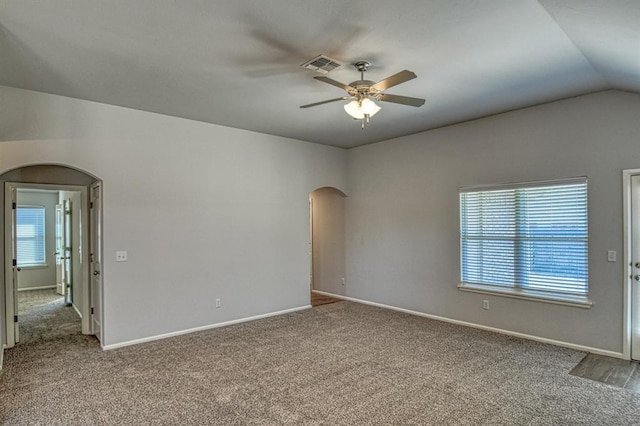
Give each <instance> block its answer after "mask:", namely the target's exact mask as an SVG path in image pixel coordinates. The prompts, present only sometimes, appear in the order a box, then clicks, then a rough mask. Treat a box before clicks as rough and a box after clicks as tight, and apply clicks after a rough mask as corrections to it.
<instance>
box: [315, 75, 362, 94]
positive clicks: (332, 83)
mask: <svg viewBox="0 0 640 426" xmlns="http://www.w3.org/2000/svg"><path fill="white" fill-rule="evenodd" d="M313 78H315V79H316V80H320V81H322V82H324V83H328V84H331V85H332V86H336V87H339V88H341V89H343V90H346V91H347V92H349V91H351V90H356V89H355V88H354V87H351V86H347V85H346V84H344V83H340V82H339V81H335V80H334V79H331V78H329V77H323V76H316V77H313Z"/></svg>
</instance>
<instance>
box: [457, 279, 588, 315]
mask: <svg viewBox="0 0 640 426" xmlns="http://www.w3.org/2000/svg"><path fill="white" fill-rule="evenodd" d="M458 289H459V290H462V291H470V292H472V293H481V294H492V295H494V296H502V297H511V298H514V299H523V300H531V301H534V302H542V303H553V304H556V305H564V306H573V307H576V308H583V309H590V308H591V306H592V305H593V302H591V300H589V297H588V296H575V295H570V294H549V293H547V292H543V291H536V290H525V289H515V288H502V287H497V286H491V285H483V284H464V283H463V284H458Z"/></svg>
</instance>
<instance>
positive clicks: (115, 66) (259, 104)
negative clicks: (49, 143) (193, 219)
mask: <svg viewBox="0 0 640 426" xmlns="http://www.w3.org/2000/svg"><path fill="white" fill-rule="evenodd" d="M318 54H325V55H329V56H331V57H334V58H336V59H339V60H341V61H343V62H344V63H345V64H346V65H345V66H344V67H341V68H339V69H337V70H335V71H332V72H331V73H330V74H329V75H328V76H329V77H330V78H333V79H335V80H338V81H341V82H344V83H349V82H351V81H353V80H357V79H358V77H359V75H358V73H357V72H356V71H355V70H354V69H353V68H352V67H351V66H350V65H349V64H350V63H353V62H354V61H356V60H359V59H366V60H369V61H371V62H372V63H373V66H372V68H371V69H370V71H369V72H368V73H367V75H366V76H365V78H368V79H370V80H374V81H378V80H381V79H383V78H385V77H388V76H390V75H392V74H395V73H396V72H398V71H400V70H402V69H409V70H411V71H414V72H415V73H416V74H417V75H418V78H417V79H415V80H412V81H409V82H407V83H404V84H402V85H399V86H396V87H393V88H392V89H389V90H388V93H392V94H397V95H405V96H414V97H420V98H425V99H426V100H427V102H426V104H425V105H424V106H422V107H420V108H413V107H409V106H403V105H397V104H391V103H382V104H381V106H382V108H383V109H382V111H381V112H380V113H378V114H377V115H376V116H375V117H373V118H372V122H371V123H370V125H368V126H367V127H366V128H365V129H364V130H361V128H360V123H359V122H358V121H354V120H352V119H351V118H350V117H349V116H348V115H347V114H346V113H345V112H344V110H343V108H342V104H343V103H346V102H336V103H330V104H325V105H321V106H317V107H315V108H310V109H300V108H299V106H300V105H303V104H308V103H313V102H317V101H322V100H326V99H331V98H336V97H339V96H342V95H343V92H342V91H341V90H340V89H338V88H336V87H333V86H331V85H328V84H324V83H321V82H319V81H316V80H314V79H313V77H314V76H315V75H319V74H317V73H314V72H312V71H308V70H304V69H302V68H300V67H299V65H300V64H302V63H303V62H305V61H306V60H308V59H311V58H312V57H314V56H316V55H318ZM0 85H5V86H11V87H18V88H24V89H29V90H36V91H41V92H46V93H53V94H58V95H64V96H70V97H74V98H80V99H87V100H91V101H97V102H102V103H107V104H113V105H120V106H125V107H130V108H136V109H141V110H146V111H152V112H157V113H161V114H167V115H173V116H178V117H184V118H189V119H193V120H199V121H205V122H210V123H216V124H221V125H225V126H231V127H238V128H242V129H248V130H253V131H257V132H262V133H268V134H274V135H281V136H286V137H291V138H296V139H301V140H306V141H311V142H317V143H322V144H327V145H333V146H340V147H346V148H348V147H354V146H359V145H363V144H367V143H372V142H376V141H380V140H385V139H390V138H394V137H398V136H402V135H407V134H411V133H416V132H420V131H424V130H427V129H432V128H436V127H441V126H445V125H448V124H453V123H458V122H462V121H466V120H470V119H474V118H479V117H483V116H486V115H491V114H496V113H500V112H504V111H508V110H512V109H516V108H521V107H526V106H530V105H535V104H539V103H542V102H548V101H553V100H558V99H563V98H567V97H570V96H576V95H581V94H585V93H590V92H594V91H599V90H605V89H622V90H629V91H635V92H640V0H608V1H607V0H539V1H536V0H438V1H436V0H429V1H427V0H402V1H393V2H392V1H389V0H322V1H294V0H185V1H175V0H110V1H103V0H3V1H1V2H0Z"/></svg>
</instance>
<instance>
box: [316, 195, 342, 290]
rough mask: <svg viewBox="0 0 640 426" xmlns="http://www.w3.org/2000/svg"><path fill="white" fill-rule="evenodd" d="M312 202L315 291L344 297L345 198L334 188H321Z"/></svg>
mask: <svg viewBox="0 0 640 426" xmlns="http://www.w3.org/2000/svg"><path fill="white" fill-rule="evenodd" d="M311 199H312V200H313V224H312V227H313V228H312V229H313V289H314V290H320V291H325V292H329V293H333V294H339V295H344V294H345V285H343V283H342V280H343V278H345V259H346V253H345V240H344V239H345V196H344V194H343V193H342V192H341V191H338V190H337V189H335V188H320V189H318V190H316V191H313V192H312V193H311Z"/></svg>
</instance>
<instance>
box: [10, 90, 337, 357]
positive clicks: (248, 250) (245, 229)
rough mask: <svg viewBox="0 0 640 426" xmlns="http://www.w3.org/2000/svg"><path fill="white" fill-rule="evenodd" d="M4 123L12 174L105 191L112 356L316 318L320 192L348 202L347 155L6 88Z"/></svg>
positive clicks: (107, 331) (107, 329) (106, 341)
mask: <svg viewBox="0 0 640 426" xmlns="http://www.w3.org/2000/svg"><path fill="white" fill-rule="evenodd" d="M0 112H2V114H0V141H3V142H2V143H0V170H10V169H13V168H15V167H19V166H22V165H25V164H38V163H54V164H66V165H69V166H72V167H76V168H78V169H81V170H85V171H88V172H89V173H91V174H92V175H94V176H98V177H99V178H100V179H101V180H102V181H103V186H102V188H103V203H104V208H103V230H104V233H103V247H104V262H103V265H102V278H103V282H104V285H103V302H104V311H103V313H104V322H103V326H104V334H103V338H102V343H103V345H106V346H110V347H113V346H114V345H118V344H125V343H127V342H132V341H136V340H139V339H145V338H152V337H160V336H164V335H166V334H168V333H174V332H183V331H188V330H192V329H194V328H199V327H207V326H212V325H216V324H220V323H224V322H227V321H233V320H239V319H245V318H249V317H254V316H258V315H267V314H273V313H277V312H282V311H287V310H291V309H298V308H303V307H305V306H308V304H309V275H310V261H309V193H310V192H311V191H313V190H314V189H316V188H319V187H323V186H333V187H336V188H339V189H341V190H344V191H346V188H345V186H346V160H347V154H346V151H345V150H342V149H338V148H331V147H326V146H321V145H317V144H312V143H306V142H302V141H298V140H293V139H286V138H282V137H277V136H270V135H264V134H259V133H255V132H249V131H243V130H238V129H232V128H228V127H222V126H216V125H213V124H208V123H200V122H196V121H190V120H185V119H180V118H176V117H168V116H163V115H159V114H153V113H149V112H143V111H137V110H132V109H127V108H121V107H116V106H110V105H103V104H97V103H94V102H88V101H81V100H77V99H70V98H64V97H61V96H55V95H47V94H43V93H36V92H29V91H25V90H20V89H12V88H7V87H0ZM120 250H126V251H128V258H129V260H128V261H127V262H116V261H115V252H116V251H120ZM217 298H220V299H222V307H221V308H215V299H217Z"/></svg>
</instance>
